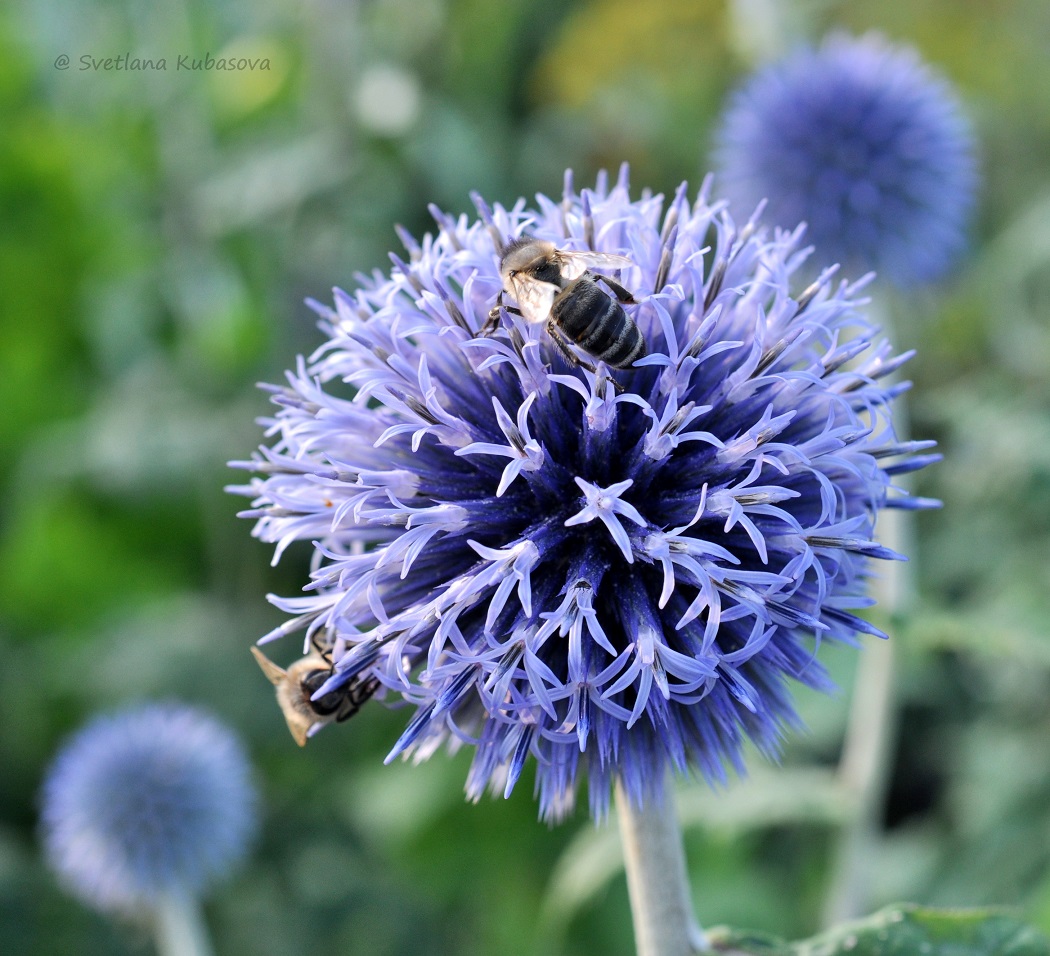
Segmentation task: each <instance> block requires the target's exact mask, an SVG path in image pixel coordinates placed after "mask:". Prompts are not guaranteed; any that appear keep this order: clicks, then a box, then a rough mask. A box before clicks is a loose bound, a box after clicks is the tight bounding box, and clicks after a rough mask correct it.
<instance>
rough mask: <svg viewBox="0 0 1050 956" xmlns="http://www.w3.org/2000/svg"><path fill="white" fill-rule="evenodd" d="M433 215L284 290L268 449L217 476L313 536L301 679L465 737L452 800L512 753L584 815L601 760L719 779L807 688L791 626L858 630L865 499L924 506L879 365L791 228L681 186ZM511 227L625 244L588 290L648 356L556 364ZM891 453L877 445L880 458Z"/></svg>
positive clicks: (606, 770)
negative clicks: (353, 264)
mask: <svg viewBox="0 0 1050 956" xmlns="http://www.w3.org/2000/svg"><path fill="white" fill-rule="evenodd" d="M537 202H538V205H537V207H536V208H534V209H533V208H528V207H527V206H526V203H525V201H524V200H521V201H519V202H518V203H516V204H515V205H514V206H513V207H512V208H510V209H505V208H502V207H500V206H496V207H495V208H490V207H489V206H488V205H486V204H485V202H484V201H483V200H481V199H480V197H475V203H476V205H477V208H478V211H479V216H480V218H479V219H477V220H470V219H468V218H467V217H465V216H463V217H460V218H458V219H454V218H452V217H451V216H448V215H446V214H444V213H442V212H441V211H440V210H437V209H432V213H433V215H434V217H435V219H436V221H437V223H438V226H439V229H438V232H437V234H436V235H434V236H431V235H427V236H426V237H424V238H423V240H422V241H419V242H417V241H416V240H415V239H413V238H412V237H410V236H408V235H407V234H405V233H404V231H403V230H402V231H401V235H402V239H403V241H404V243H405V245H406V247H407V249H408V254H409V260H408V261H407V262H406V261H404V260H403V259H401V258H400V257H398V256H396V255H395V256H392V259H393V263H394V267H393V269H392V271H391V272H390V274H389V275H385V274H382V273H379V272H376V273H374V274H373V275H371V276H368V277H359V286H358V288H357V289H356V291H354V292H353V293H352V294H350V293H346V292H343V291H340V290H336V292H335V307H334V308H328V307H325V306H322V305H318V304H317V303H314V304H313V305H314V308H315V309H316V310H317V311H318V312H319V313H320V315H321V318H322V321H321V327H322V329H323V330H324V332H325V334H326V336H327V341H326V342H325V343H324V344H323V345H322V346H321V347H320V348H319V349H318V350H317V352H316V353H315V354H314V355H313V356H312V357H311V358H310V359H309V360H308V361H304V360H300V361H299V363H298V365H297V367H296V369H295V370H294V371H292V372H289V373H288V376H287V385H285V386H275V387H272V388H270V391H271V392H272V394H273V400H274V402H275V403H276V404H277V405H278V406H279V411H278V412H277V414H276V416H275V417H273V418H270V419H265V420H264V423H265V425H266V427H267V430H268V434H269V435H270V436H271V437H272V438H273V444H272V446H270V447H263V448H262V449H261V451H260V452H259V453H258V454H257V455H256V456H255V457H254V459H253V460H251V461H244V462H234V463H233V464H234V465H235V466H238V467H243V468H246V469H249V470H253V471H255V472H257V473H258V475H257V476H256V477H254V478H253V479H252V481H251V483H250V484H248V485H245V486H239V487H235V488H232V489H231V490H233V491H236V492H238V493H241V494H246V495H249V496H251V497H253V498H254V499H255V501H254V502H253V508H252V509H251V510H249V511H246V512H243V515H244V516H247V517H253V518H257V519H258V521H257V523H256V525H255V529H254V534H255V536H256V537H259V538H261V539H263V540H264V541H269V542H275V543H276V545H277V548H276V554H275V556H274V562H275V563H276V561H277V560H278V559H279V557H280V555H281V553H282V552H283V551H284V549H285V548H286V547H287V546H288V545H289V544H290V543H291V542H293V541H296V540H310V541H313V542H314V564H313V570H312V574H311V581H310V584H309V585H308V586H307V588H306V590H307V592H308V593H307V594H306V595H305V596H300V597H289V598H279V597H274V596H271V600H272V601H273V603H275V604H276V605H277V606H278V607H279V608H281V609H283V610H284V611H286V612H287V613H289V614H290V615H293V616H292V618H291V619H290V620H289V621H288V622H287V623H286V624H284V625H282V626H281V627H279V628H277V629H276V630H275V631H274V632H272V633H271V634H269V635H266V637H264V638H263V639H262V641H260V643H262V642H263V641H267V640H271V639H274V638H277V637H280V636H282V635H286V634H290V633H292V632H294V631H296V630H302V629H306V631H307V640H308V642H309V640H310V639H311V637H310V636H311V635H314V636H315V637H322V636H323V638H322V640H323V643H324V644H326V645H328V646H330V647H331V649H332V658H333V661H334V668H333V674H332V676H331V678H330V679H329V680H328V681H327V683H326V684H324V685H323V686H322V687H321V688H320V689H319V690H318V691H317V694H316V695H315V698H320V697H321V696H323V695H324V694H327V693H330V692H332V691H334V690H336V689H338V688H340V687H345V686H347V684H348V683H349V682H360V681H363V680H372V679H375V680H377V681H378V682H379V683H380V685H381V688H382V689H381V690H380V692H379V693H380V695H381V696H383V695H385V696H386V697H388V698H392V697H401V698H403V700H404V701H405V702H407V704H408V705H410V706H411V707H412V708H413V713H412V716H411V717H410V719H409V720H408V721H407V725H406V728H405V731H404V733H403V734H402V736H401V738H400V739H399V740H398V741H397V742H396V744H395V745H394V747H393V749H392V750H391V753H390V756H389V757H388V760H389V759H393V758H394V757H396V756H397V755H399V754H405V755H412V756H414V757H415V758H416V759H417V760H418V759H424V758H426V757H428V756H429V755H431V754H432V753H433V752H434V751H435V749H437V748H438V747H439V746H440V745H441V744H443V743H447V744H449V745H450V746H451V747H452V748H456V747H460V746H469V747H473V748H474V761H473V765H472V767H471V770H470V774H469V778H468V780H467V792H468V795H469V796H471V797H472V798H474V799H477V798H478V797H479V796H480V795H481V794H482V793H483V792H484V790H485V789H486V787H489V788H492V789H493V790H495V791H503V792H504V793H505V794H509V793H510V792H511V790H512V789H513V788H514V786H515V783H516V781H517V780H518V778H519V775H520V774H521V773H522V770H523V767H524V766H525V764H526V762H527V760H528V758H529V757H530V755H531V756H533V757H535V767H536V789H537V791H538V795H539V799H540V805H541V813H542V814H543V815H544V816H545V817H548V818H557V817H559V816H561V815H562V814H564V813H565V812H566V811H567V810H568V809H569V808H570V807H571V806H572V802H573V796H574V792H575V785H576V780H577V777H578V776H580V775H581V774H583V773H584V772H585V773H586V777H587V781H588V788H589V796H590V804H591V808H592V812H593V813H595V814H596V815H601V814H602V813H603V812H604V811H605V809H606V808H607V805H608V799H609V791H610V786H611V783H612V782H613V781H614V780H615V779H616V778H617V777H619V778H621V779H622V781H623V783H624V786H625V788H626V790H627V792H628V793H629V795H630V797H631V799H632V800H634V801H636V802H638V803H639V804H641V803H643V802H644V801H645V800H647V799H649V798H650V797H654V796H658V795H659V792H660V790H661V786H662V781H663V779H664V776H665V771H666V770H667V769H668V768H673V769H675V770H677V771H682V770H685V769H686V768H694V769H696V770H698V771H699V772H700V773H701V774H702V775H703V776H705V777H706V778H708V779H709V780H710V781H712V782H715V781H722V780H723V779H724V778H725V775H726V769H727V767H728V766H732V767H735V768H737V769H742V763H741V749H742V747H743V745H744V743H745V741H747V740H751V741H753V742H754V743H755V744H756V745H757V746H758V748H759V749H760V750H762V751H764V752H765V753H767V754H771V755H772V754H775V753H776V750H777V745H778V740H779V738H780V736H781V734H782V732H783V730H784V729H785V728H786V727H788V726H790V725H792V724H793V723H794V722H795V716H794V711H793V709H792V703H791V698H790V684H791V683H792V682H801V683H803V684H806V685H809V686H813V687H818V688H826V687H827V686H828V682H827V678H826V676H825V672H824V671H823V669H822V668H821V666H820V663H819V662H818V661H817V660H816V659H815V648H816V645H817V644H819V643H820V642H821V641H822V640H845V641H852V640H854V638H855V635H857V634H858V633H862V632H863V633H869V634H879V633H880V632H879V631H877V630H876V629H875V628H874V627H872V626H871V625H870V624H868V623H866V622H865V621H863V620H862V619H860V618H858V617H856V616H855V615H854V614H853V613H852V609H855V608H858V607H863V606H865V605H866V604H867V603H869V602H868V601H867V599H866V598H865V596H864V584H865V578H866V576H867V575H868V573H869V572H868V563H869V559H871V558H896V557H899V556H898V555H896V554H894V553H893V552H890V551H888V550H887V549H885V548H883V547H881V546H880V545H879V544H878V543H877V542H876V541H875V540H874V539H873V532H874V525H875V518H876V515H877V513H878V511H879V510H880V509H882V508H885V507H898V508H917V507H924V506H926V505H929V504H930V502H928V501H924V500H922V499H917V498H913V497H910V496H908V495H907V494H904V493H902V492H897V491H896V490H895V489H893V488H892V487H891V475H892V474H894V473H896V472H899V471H904V470H909V469H911V468H916V467H921V466H922V465H923V464H925V463H926V462H927V461H928V460H930V459H929V457H928V456H926V457H915V456H914V453H915V452H916V451H918V450H920V449H921V448H923V447H925V443H915V442H912V443H901V442H898V441H897V439H896V438H895V437H894V434H893V429H892V425H891V423H890V417H889V411H888V407H887V406H888V405H889V403H890V401H891V400H892V398H893V397H894V396H895V395H896V394H897V393H899V392H900V391H901V390H902V389H903V388H904V386H903V385H893V386H886V385H883V384H880V380H881V379H882V378H883V377H884V376H886V375H888V374H889V373H891V372H893V371H894V370H895V369H896V368H897V367H898V366H899V365H900V364H901V363H902V362H903V361H904V359H905V358H906V357H907V356H899V357H896V358H894V357H891V355H890V349H889V346H888V345H887V344H886V343H885V342H877V343H876V342H875V336H876V330H875V329H873V328H872V327H870V326H869V325H867V324H865V322H864V319H863V316H862V315H861V314H860V313H859V312H858V305H859V304H860V300H858V299H857V298H856V296H857V294H858V290H859V288H860V286H859V285H849V284H847V283H842V284H840V285H838V286H837V287H833V285H832V278H831V277H832V273H833V272H834V270H828V271H827V272H825V273H824V275H822V277H821V278H820V279H819V280H818V282H816V283H815V284H813V285H811V286H810V287H809V288H807V289H805V290H801V289H800V290H799V291H798V292H795V293H793V292H792V291H791V281H792V274H793V273H794V272H795V271H796V270H797V269H798V267H799V265H800V264H801V262H802V261H803V259H804V258H805V255H806V253H805V252H804V251H799V248H798V244H799V239H800V235H801V230H796V231H795V232H793V233H787V232H782V231H779V230H778V231H774V232H773V233H772V234H770V233H769V232H768V231H766V230H765V229H763V228H760V227H759V225H758V223H757V221H756V220H752V221H749V222H748V223H747V224H746V225H744V226H743V227H742V228H737V226H736V224H735V223H734V220H733V219H732V218H731V216H730V214H729V212H728V211H727V210H726V208H725V206H724V205H723V204H714V205H712V204H711V203H710V202H709V201H708V186H707V184H705V187H704V189H703V190H701V193H700V195H699V196H698V197H697V198H696V199H695V201H694V202H693V203H692V204H691V203H690V200H689V198H688V197H687V194H686V186H685V184H683V185H682V187H681V188H680V189H679V190H678V192H677V193H676V195H675V196H674V199H673V200H672V202H671V203H670V205H669V208H668V209H667V210H666V212H665V211H664V209H663V205H664V203H663V198H662V197H660V196H653V195H649V194H643V196H642V198H641V199H639V200H636V201H632V200H631V199H630V196H629V192H628V182H627V170H626V167H625V168H624V169H623V170H622V171H621V175H620V178H619V180H618V181H617V182H616V183H615V184H614V185H613V186H612V188H610V187H609V184H608V181H607V180H606V178H605V177H604V176H602V177H600V178H599V180H598V184H597V187H596V188H595V189H594V190H588V189H584V190H582V192H580V193H577V192H576V191H575V189H574V186H573V181H572V177H571V174H567V175H566V186H565V195H564V199H563V201H562V202H561V203H556V202H553V201H551V200H550V199H548V198H547V197H545V196H538V197H537ZM522 234H527V235H531V236H534V237H538V238H540V239H546V240H550V241H551V242H554V243H555V244H556V245H557V246H558V247H560V248H562V249H566V250H585V249H587V250H597V251H600V252H604V253H611V254H618V255H626V256H629V257H630V258H631V259H632V260H633V263H634V264H633V265H632V266H631V267H629V268H625V269H623V270H622V271H621V272H619V273H618V278H617V281H619V282H620V283H622V284H623V285H624V286H625V287H626V288H627V289H629V290H631V291H632V292H633V293H634V296H635V297H636V299H637V300H638V302H639V305H637V306H633V305H628V306H627V308H628V311H629V312H630V314H631V315H632V316H633V319H634V321H635V322H636V323H637V324H638V326H639V329H640V330H641V332H642V334H643V336H644V338H645V341H646V343H647V348H648V353H649V354H648V355H647V356H646V357H644V358H642V359H640V360H637V361H636V362H635V363H634V366H633V367H632V368H630V369H626V370H622V371H619V370H617V371H610V369H608V368H607V367H606V366H605V365H604V364H603V363H600V362H599V363H598V364H597V365H596V367H594V368H593V369H587V368H584V367H581V366H574V365H573V364H570V363H569V362H568V361H567V360H566V358H565V357H564V355H563V354H562V353H561V351H560V350H559V349H558V348H556V347H555V346H554V344H553V343H552V341H551V337H550V336H549V335H548V333H547V331H546V330H545V329H544V327H543V325H542V324H529V323H527V322H525V321H524V320H523V319H522V318H521V317H520V316H516V315H514V314H513V313H511V312H507V311H505V310H504V311H501V313H500V327H499V329H498V331H497V332H496V334H493V335H491V336H482V335H479V330H481V329H482V328H483V326H484V325H485V322H486V318H487V316H488V314H489V310H490V309H491V308H492V307H493V305H494V304H495V302H496V298H497V293H498V292H499V291H500V288H501V280H500V275H499V265H500V258H501V256H500V252H501V249H503V248H504V247H505V244H506V243H507V242H508V241H509V240H510V239H511V238H512V237H518V236H520V235H522ZM887 459H891V460H892V463H890V464H887V463H886V460H887Z"/></svg>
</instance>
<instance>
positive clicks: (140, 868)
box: [42, 704, 256, 913]
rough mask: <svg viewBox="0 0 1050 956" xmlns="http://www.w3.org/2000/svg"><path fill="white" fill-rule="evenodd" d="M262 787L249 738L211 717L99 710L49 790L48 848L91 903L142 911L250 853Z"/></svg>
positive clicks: (183, 710)
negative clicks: (247, 749) (246, 747)
mask: <svg viewBox="0 0 1050 956" xmlns="http://www.w3.org/2000/svg"><path fill="white" fill-rule="evenodd" d="M255 804H256V793H255V789H254V786H253V784H252V780H251V768H250V766H249V764H248V760H247V758H246V757H245V754H244V751H243V750H242V748H241V745H240V743H239V742H238V741H237V739H236V738H235V737H234V736H233V734H232V733H231V732H230V731H229V730H228V729H227V728H226V727H225V726H224V725H223V724H220V723H219V722H218V721H216V720H215V719H214V718H212V717H210V716H208V715H206V714H203V713H201V712H199V711H197V710H194V709H192V708H190V707H185V706H181V705H178V704H150V705H145V706H140V707H136V708H133V709H130V710H126V711H122V712H120V713H118V714H115V715H112V716H103V717H99V718H96V719H95V720H94V721H92V722H91V723H90V724H88V725H87V726H86V727H84V728H83V729H82V730H80V731H79V732H78V733H77V734H75V735H74V736H73V738H72V739H71V740H70V741H69V742H68V743H67V744H66V745H65V747H64V748H63V749H62V751H61V752H60V753H59V754H58V756H57V757H56V758H55V761H54V763H53V764H52V766H51V768H50V770H49V772H48V775H47V779H46V780H45V783H44V788H43V812H42V827H43V837H44V844H45V849H46V853H47V856H48V859H49V862H50V863H51V865H52V867H53V869H54V870H55V871H56V872H57V873H58V875H59V877H60V878H61V879H62V880H63V882H64V883H65V884H66V885H67V886H68V888H69V889H70V890H71V892H73V893H74V894H76V895H77V896H79V897H80V898H81V899H83V900H84V901H86V902H87V903H89V904H90V905H92V906H95V907H97V908H98V909H101V910H105V911H109V912H125V913H127V912H133V911H135V910H138V909H141V908H143V907H149V906H151V905H153V904H154V903H155V902H156V901H157V900H158V898H159V897H161V896H162V895H164V894H166V893H171V892H177V893H182V894H185V893H188V894H191V895H196V894H198V893H199V892H201V891H202V890H203V889H204V888H205V887H206V886H207V885H209V884H210V883H212V882H213V881H215V880H217V879H219V878H221V877H222V876H224V875H225V874H226V873H227V872H228V870H229V869H230V868H231V867H232V866H233V865H234V864H235V863H236V862H237V861H238V860H239V859H240V858H241V857H242V856H243V854H244V851H245V849H246V846H247V842H248V839H249V837H250V836H251V834H252V832H253V830H254V825H255Z"/></svg>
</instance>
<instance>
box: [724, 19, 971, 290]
mask: <svg viewBox="0 0 1050 956" xmlns="http://www.w3.org/2000/svg"><path fill="white" fill-rule="evenodd" d="M715 165H716V166H717V168H718V185H719V187H720V189H721V190H722V191H723V192H724V194H725V195H726V196H727V197H728V198H729V199H730V201H731V202H732V203H733V204H734V205H737V204H740V205H742V206H743V207H744V208H751V207H753V206H754V205H755V204H757V203H758V202H759V201H760V200H762V199H768V200H769V206H768V207H767V209H766V219H768V220H770V221H772V222H775V223H778V224H780V225H783V226H786V227H789V228H793V227H794V226H795V224H796V223H798V222H801V221H805V222H806V223H807V224H808V230H807V238H808V239H810V240H811V241H812V242H813V243H814V244H815V245H816V248H817V252H818V255H820V256H821V257H822V258H824V259H828V258H830V259H832V260H837V261H841V262H842V263H843V264H844V265H846V266H848V267H849V268H850V269H854V270H859V271H866V270H868V269H877V270H878V271H879V272H880V273H881V274H882V275H883V276H884V277H885V278H887V279H889V280H891V281H892V282H895V283H897V284H899V285H906V284H909V283H916V282H924V281H927V280H931V279H935V278H937V277H938V276H939V275H941V274H942V273H943V272H944V271H945V270H946V269H947V268H948V266H949V265H951V264H952V261H953V260H954V259H955V257H956V256H957V254H958V253H959V252H960V250H961V249H962V247H963V244H964V230H965V227H966V223H967V219H968V217H969V214H970V212H971V210H972V207H973V199H974V188H975V185H976V173H975V166H974V143H973V134H972V132H971V129H970V126H969V123H968V122H967V120H966V118H965V116H964V115H963V112H962V109H961V107H960V104H959V101H958V98H957V96H956V94H955V93H954V91H953V90H952V88H951V86H950V85H949V84H948V82H947V81H946V80H944V79H943V78H942V77H941V76H940V75H939V74H937V73H935V72H934V71H933V70H932V69H931V68H930V67H928V66H927V65H926V64H924V63H923V62H922V60H920V59H919V57H918V55H917V54H916V53H915V51H914V50H912V49H910V48H908V47H902V46H894V45H893V44H890V43H889V42H887V41H886V40H884V39H883V38H881V37H880V36H878V35H875V34H869V35H867V36H864V37H861V38H860V39H855V38H852V37H849V36H845V35H841V34H836V35H832V36H831V37H829V38H828V39H827V40H825V42H824V44H823V46H821V47H820V49H818V50H801V51H799V52H797V53H795V54H794V55H792V56H789V57H788V58H787V59H785V60H783V61H782V62H780V63H777V64H774V65H772V66H770V67H767V68H766V69H763V70H761V71H760V72H759V73H757V74H756V75H755V76H753V77H752V78H751V79H750V80H749V81H748V82H747V83H746V84H745V85H744V87H743V88H742V89H740V90H738V91H737V93H736V94H735V96H734V97H733V98H732V100H731V102H730V105H729V108H728V109H727V110H726V113H725V116H724V117H723V119H722V124H721V129H720V131H719V133H718V135H717V146H716V150H715Z"/></svg>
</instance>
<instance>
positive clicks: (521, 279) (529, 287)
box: [509, 273, 561, 322]
mask: <svg viewBox="0 0 1050 956" xmlns="http://www.w3.org/2000/svg"><path fill="white" fill-rule="evenodd" d="M509 282H510V293H511V294H512V295H513V296H514V298H515V299H516V300H517V303H518V308H519V309H521V314H522V316H523V317H524V319H525V321H526V322H546V321H547V316H549V315H550V314H551V306H552V305H553V304H554V297H555V296H556V295H557V294H558V293H559V292H561V289H559V288H558V287H557V286H556V285H555V284H554V283H553V282H541V281H540V280H539V279H532V278H530V277H529V276H527V275H523V274H521V273H518V275H515V276H511V277H510V280H509Z"/></svg>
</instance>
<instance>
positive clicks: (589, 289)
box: [551, 279, 645, 368]
mask: <svg viewBox="0 0 1050 956" xmlns="http://www.w3.org/2000/svg"><path fill="white" fill-rule="evenodd" d="M551 317H552V318H553V320H554V322H555V323H556V324H557V326H558V327H559V328H560V329H561V330H562V331H563V332H564V333H565V334H566V335H567V336H568V337H569V338H570V339H572V341H573V342H575V343H576V344H577V345H578V346H579V347H580V348H581V349H583V350H584V351H585V352H589V353H590V354H591V355H593V356H594V357H595V358H599V359H601V360H602V361H603V362H605V363H606V364H607V365H610V366H612V367H613V368H627V367H628V366H629V365H630V364H631V363H632V362H634V361H635V359H639V358H641V357H642V356H643V355H645V340H644V339H643V338H642V333H641V332H640V331H639V329H638V326H637V325H635V324H634V321H633V320H632V319H631V317H630V316H629V315H628V314H627V313H626V312H625V311H624V310H623V307H622V306H621V305H620V304H619V303H618V302H617V301H616V300H615V299H612V298H611V297H609V296H608V295H606V294H605V293H604V292H603V291H602V289H601V288H600V287H599V286H598V285H596V284H595V283H594V282H589V281H587V280H586V279H581V280H578V281H577V282H574V283H573V284H572V285H571V286H569V288H567V289H566V290H565V291H564V292H563V293H562V294H561V295H560V296H559V297H558V298H557V299H555V301H554V306H553V308H552V309H551Z"/></svg>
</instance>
